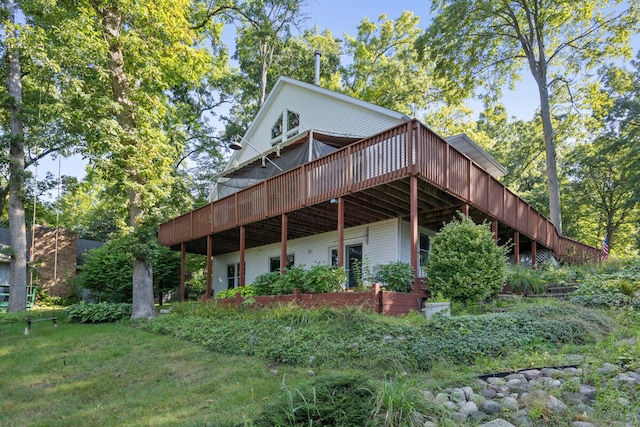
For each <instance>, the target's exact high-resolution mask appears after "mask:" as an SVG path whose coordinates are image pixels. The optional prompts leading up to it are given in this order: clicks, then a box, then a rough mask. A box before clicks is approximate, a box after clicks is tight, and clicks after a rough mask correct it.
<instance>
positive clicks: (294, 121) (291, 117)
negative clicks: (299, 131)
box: [287, 110, 300, 130]
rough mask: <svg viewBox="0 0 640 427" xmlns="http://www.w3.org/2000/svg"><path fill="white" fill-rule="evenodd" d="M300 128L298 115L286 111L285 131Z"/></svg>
mask: <svg viewBox="0 0 640 427" xmlns="http://www.w3.org/2000/svg"><path fill="white" fill-rule="evenodd" d="M298 126H300V115H299V114H298V113H294V112H292V111H288V110H287V130H291V129H293V128H297V127H298Z"/></svg>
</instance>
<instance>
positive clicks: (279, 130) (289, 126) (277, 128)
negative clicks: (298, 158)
mask: <svg viewBox="0 0 640 427" xmlns="http://www.w3.org/2000/svg"><path fill="white" fill-rule="evenodd" d="M297 127H300V115H299V114H298V113H294V112H293V111H289V110H286V111H284V112H283V113H282V115H281V116H280V117H278V120H277V121H276V123H275V124H274V125H273V127H272V128H271V145H272V146H273V145H276V144H279V143H281V142H282V136H283V135H286V137H287V138H291V137H293V136H295V135H297V134H298V133H299V132H300V130H299V129H296V128H297ZM274 140H275V141H274Z"/></svg>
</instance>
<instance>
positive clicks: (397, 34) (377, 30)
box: [342, 10, 441, 114]
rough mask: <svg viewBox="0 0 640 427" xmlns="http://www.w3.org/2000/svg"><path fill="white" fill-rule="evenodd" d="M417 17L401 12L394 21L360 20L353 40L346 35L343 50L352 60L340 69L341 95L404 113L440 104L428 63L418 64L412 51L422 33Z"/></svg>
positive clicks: (381, 19) (386, 19) (382, 18)
mask: <svg viewBox="0 0 640 427" xmlns="http://www.w3.org/2000/svg"><path fill="white" fill-rule="evenodd" d="M419 20H420V18H419V17H418V16H415V15H414V14H413V12H410V11H408V10H405V11H404V12H402V14H401V15H400V16H399V17H398V18H397V19H396V20H391V19H388V18H387V15H384V14H383V15H380V17H379V18H378V21H377V22H373V21H371V20H369V18H366V17H365V18H363V19H362V21H361V22H360V24H359V25H358V28H357V30H358V34H357V35H356V36H355V37H352V36H349V35H346V36H345V40H344V51H345V53H346V54H348V55H351V56H352V58H353V61H352V62H351V63H349V64H348V65H345V66H344V67H342V81H343V87H344V89H343V90H344V92H345V93H347V94H348V95H350V96H353V97H355V98H358V99H362V100H364V101H369V102H372V103H374V104H376V105H380V106H383V107H386V108H390V109H392V110H395V111H400V112H402V113H405V114H412V113H413V112H414V111H416V110H422V109H424V108H426V107H427V106H429V103H430V102H433V101H440V100H441V99H440V98H438V93H437V90H436V89H434V84H433V80H432V73H431V72H430V71H431V67H432V63H426V62H421V61H418V54H417V52H416V50H415V49H414V48H413V44H414V42H415V40H416V39H417V38H418V37H419V36H420V35H421V34H423V30H422V29H420V27H419V26H418V22H419Z"/></svg>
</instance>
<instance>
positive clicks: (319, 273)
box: [304, 264, 347, 294]
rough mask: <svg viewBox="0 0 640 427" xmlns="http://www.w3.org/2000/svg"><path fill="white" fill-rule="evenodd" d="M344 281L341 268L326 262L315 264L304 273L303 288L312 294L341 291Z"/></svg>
mask: <svg viewBox="0 0 640 427" xmlns="http://www.w3.org/2000/svg"><path fill="white" fill-rule="evenodd" d="M346 281H347V275H346V273H345V272H344V269H343V268H339V267H334V266H331V265H328V264H316V265H314V266H313V267H311V268H310V269H308V270H307V271H306V272H305V274H304V283H305V290H306V291H308V292H309V293H312V294H319V293H325V292H339V291H342V290H343V289H344V284H345V282H346Z"/></svg>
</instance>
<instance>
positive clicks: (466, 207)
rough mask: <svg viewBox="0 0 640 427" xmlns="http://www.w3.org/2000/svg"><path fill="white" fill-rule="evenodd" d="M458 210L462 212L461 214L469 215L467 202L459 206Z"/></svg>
mask: <svg viewBox="0 0 640 427" xmlns="http://www.w3.org/2000/svg"><path fill="white" fill-rule="evenodd" d="M460 212H461V213H462V215H464V216H467V217H468V216H469V205H468V204H466V203H465V204H464V205H462V206H460Z"/></svg>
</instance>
